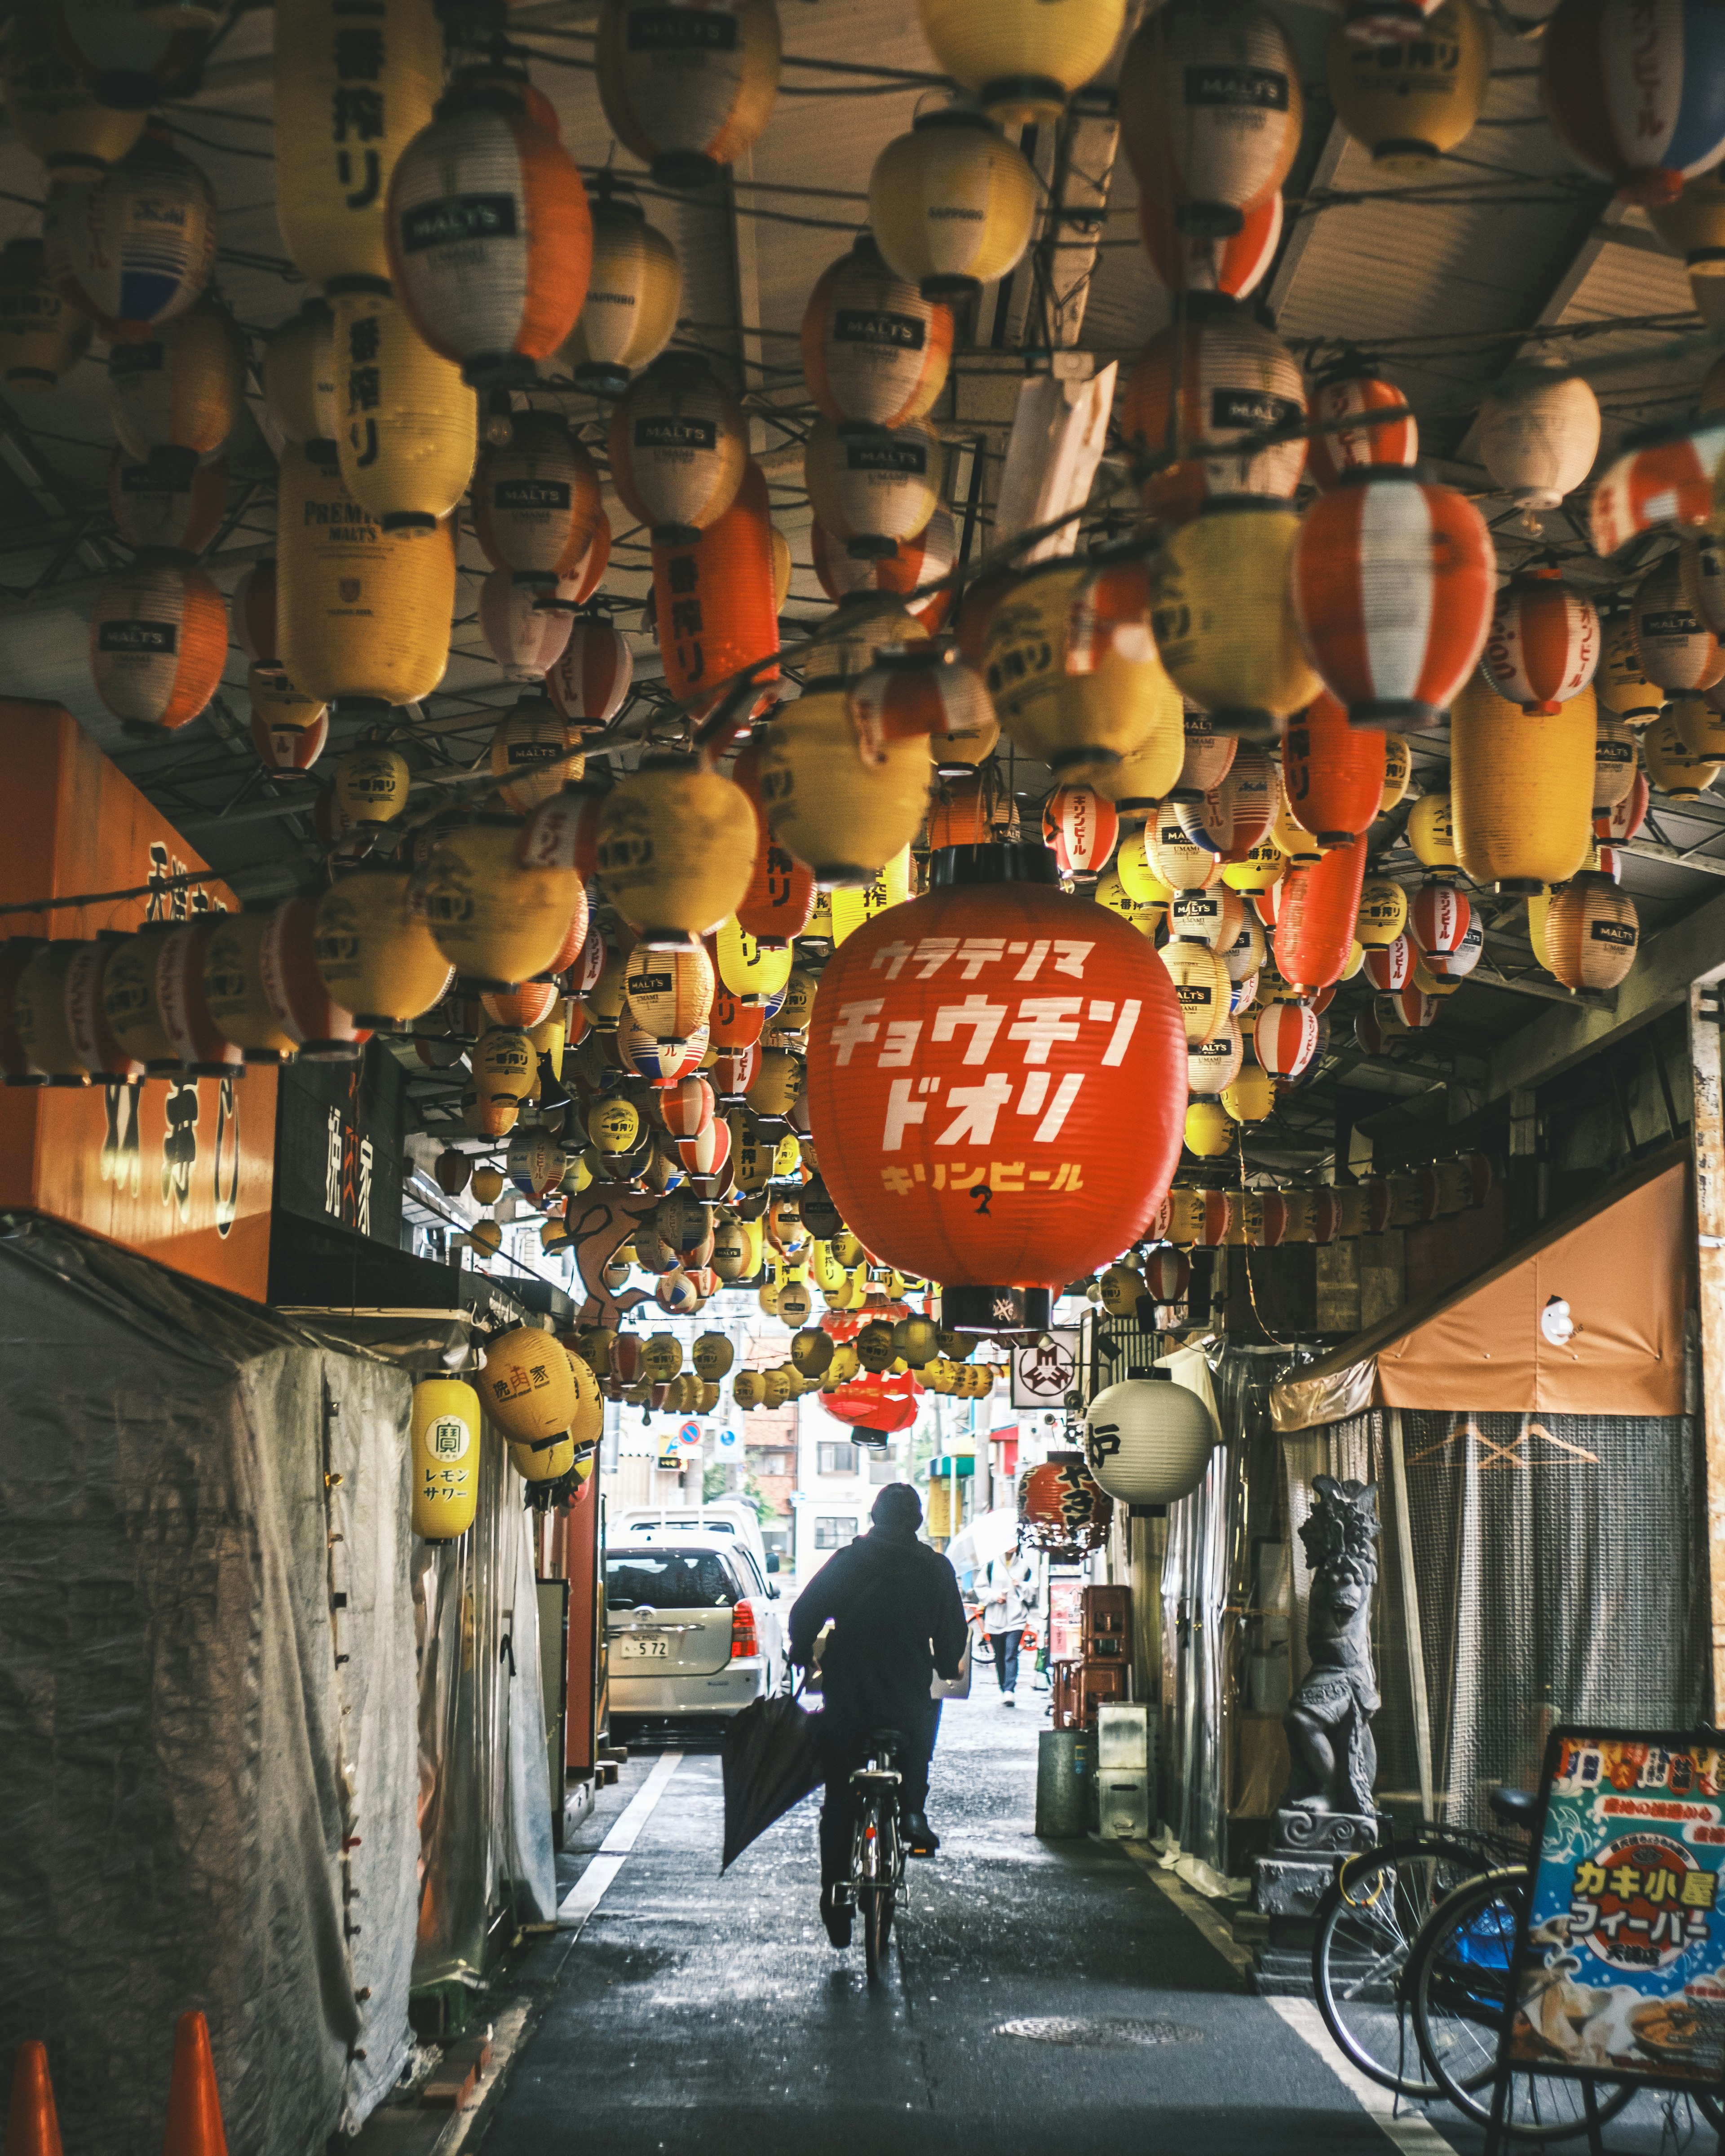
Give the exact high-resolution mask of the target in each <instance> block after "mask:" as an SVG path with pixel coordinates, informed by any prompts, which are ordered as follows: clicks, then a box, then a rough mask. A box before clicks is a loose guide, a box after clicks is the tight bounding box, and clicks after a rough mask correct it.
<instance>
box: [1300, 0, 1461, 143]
mask: <svg viewBox="0 0 1725 2156" xmlns="http://www.w3.org/2000/svg"><path fill="white" fill-rule="evenodd" d="M1328 70H1329V78H1330V96H1331V98H1332V101H1333V102H1334V105H1335V108H1336V117H1337V119H1338V120H1339V121H1341V123H1342V125H1343V126H1344V127H1345V128H1346V129H1347V131H1348V133H1349V134H1350V135H1351V136H1353V139H1354V141H1356V142H1358V143H1359V144H1360V145H1361V146H1363V148H1365V149H1367V150H1369V151H1371V153H1372V162H1373V164H1374V165H1380V166H1382V167H1384V170H1385V171H1386V172H1418V171H1420V169H1421V168H1422V167H1425V166H1427V165H1430V164H1431V163H1433V162H1435V160H1436V159H1437V158H1439V157H1441V156H1442V155H1443V153H1444V152H1445V151H1446V150H1453V149H1454V148H1455V146H1456V144H1457V143H1458V142H1460V141H1462V140H1463V139H1464V138H1465V137H1466V135H1467V134H1468V133H1469V132H1470V131H1471V128H1472V126H1473V124H1474V122H1475V121H1476V120H1477V119H1478V118H1479V116H1480V113H1481V109H1482V108H1483V106H1484V105H1485V101H1486V90H1487V89H1488V88H1489V87H1490V84H1491V28H1490V26H1489V25H1488V23H1486V18H1485V17H1484V15H1482V14H1481V13H1480V12H1479V10H1478V9H1477V8H1475V7H1473V6H1472V5H1471V0H1445V4H1444V5H1443V6H1442V7H1440V8H1434V9H1433V11H1432V12H1431V13H1430V14H1428V15H1427V16H1426V17H1425V20H1424V21H1423V22H1422V23H1420V28H1419V33H1418V35H1417V36H1415V37H1413V38H1396V39H1394V40H1393V41H1391V42H1388V43H1383V42H1372V43H1368V42H1366V41H1363V39H1361V38H1359V37H1358V35H1357V34H1356V33H1355V31H1354V29H1353V26H1352V25H1351V24H1348V23H1341V22H1338V23H1335V24H1334V25H1333V27H1332V29H1331V32H1330V42H1329V52H1328Z"/></svg>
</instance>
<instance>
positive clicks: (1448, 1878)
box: [1312, 1839, 1485, 2099]
mask: <svg viewBox="0 0 1725 2156" xmlns="http://www.w3.org/2000/svg"><path fill="white" fill-rule="evenodd" d="M1484 1868H1485V1861H1484V1859H1482V1858H1481V1856H1479V1855H1478V1853H1477V1852H1476V1851H1473V1850H1471V1849H1469V1848H1467V1847H1466V1845H1464V1844H1461V1843H1457V1842H1450V1841H1445V1840H1440V1839H1434V1840H1429V1841H1422V1842H1417V1843H1415V1844H1414V1845H1411V1846H1410V1847H1409V1848H1406V1849H1399V1850H1398V1849H1393V1848H1390V1849H1383V1850H1378V1851H1373V1852H1372V1853H1370V1854H1369V1855H1367V1856H1358V1857H1355V1858H1353V1859H1352V1860H1351V1861H1349V1862H1348V1863H1347V1864H1345V1865H1344V1866H1343V1867H1342V1870H1341V1871H1340V1872H1339V1873H1338V1874H1337V1878H1336V1880H1335V1881H1334V1883H1333V1884H1332V1886H1330V1887H1329V1889H1328V1890H1327V1892H1326V1893H1325V1895H1324V1897H1323V1899H1322V1901H1321V1902H1319V1903H1318V1905H1317V1937H1316V1938H1315V1939H1314V1941H1313V1943H1312V1984H1313V1988H1314V1989H1315V1991H1316V1993H1317V2009H1318V2011H1319V2013H1320V2014H1322V2016H1323V2018H1324V2025H1325V2026H1326V2027H1327V2029H1328V2030H1329V2032H1330V2034H1331V2035H1332V2036H1333V2037H1334V2038H1335V2040H1336V2042H1337V2045H1338V2046H1340V2048H1341V2050H1342V2051H1343V2054H1344V2055H1345V2056H1347V2057H1348V2058H1349V2059H1351V2060H1352V2061H1353V2063H1354V2065H1355V2066H1358V2068H1359V2070H1360V2071H1361V2072H1362V2073H1363V2074H1368V2075H1369V2076H1371V2078H1372V2079H1373V2081H1374V2082H1378V2084H1379V2086H1380V2087H1384V2088H1389V2089H1395V2090H1397V2091H1399V2092H1400V2094H1402V2095H1403V2096H1405V2097H1414V2098H1415V2099H1423V2098H1425V2097H1435V2096H1436V2095H1438V2094H1439V2093H1440V2091H1439V2087H1438V2084H1437V2082H1435V2080H1434V2079H1432V2077H1431V2076H1430V2071H1429V2069H1427V2067H1426V2066H1425V2062H1424V2061H1423V2060H1422V2059H1421V2057H1420V2046H1419V2042H1418V2040H1417V2039H1416V2038H1415V2036H1414V2020H1413V2009H1412V2001H1411V1999H1410V1997H1409V1992H1408V1989H1407V1984H1406V1980H1405V1979H1406V1974H1407V1968H1408V1962H1409V1956H1410V1955H1411V1953H1412V1952H1413V1948H1414V1940H1415V1938H1417V1936H1418V1934H1419V1931H1420V1926H1421V1925H1422V1924H1423V1923H1425V1920H1426V1919H1427V1917H1430V1914H1431V1912H1432V1911H1433V1910H1434V1909H1435V1908H1436V1907H1437V1905H1438V1903H1439V1902H1441V1901H1442V1900H1443V1898H1444V1897H1445V1895H1446V1894H1448V1893H1450V1892H1451V1891H1452V1890H1453V1889H1454V1888H1455V1887H1456V1886H1460V1885H1461V1881H1463V1880H1464V1879H1468V1878H1471V1877H1473V1876H1475V1875H1476V1873H1478V1872H1480V1871H1482V1870H1483V1869H1484Z"/></svg>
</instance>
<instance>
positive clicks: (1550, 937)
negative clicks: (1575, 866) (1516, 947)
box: [1543, 873, 1641, 988]
mask: <svg viewBox="0 0 1725 2156" xmlns="http://www.w3.org/2000/svg"><path fill="white" fill-rule="evenodd" d="M1640 936H1641V930H1640V921H1639V919H1638V918H1637V916H1636V913H1635V901H1634V899H1632V898H1631V897H1630V895H1629V893H1628V892H1627V891H1620V890H1619V889H1618V887H1617V885H1615V883H1613V882H1612V880H1611V879H1610V877H1609V876H1605V875H1592V874H1589V873H1584V874H1583V875H1578V876H1577V877H1575V879H1574V881H1573V882H1571V883H1568V884H1567V885H1565V886H1564V887H1563V890H1562V891H1556V892H1553V896H1552V901H1551V904H1550V905H1549V906H1548V908H1547V909H1546V915H1545V932H1544V937H1543V955H1544V958H1545V962H1546V965H1547V966H1548V968H1549V969H1550V970H1551V972H1552V973H1554V974H1555V975H1556V976H1557V978H1558V980H1560V981H1561V982H1562V983H1563V986H1564V987H1565V988H1616V987H1617V985H1618V984H1619V983H1620V982H1621V981H1623V980H1625V979H1626V978H1627V977H1628V975H1629V972H1630V968H1631V967H1632V966H1633V965H1634V964H1635V951H1636V948H1637V946H1638V945H1639V944H1640Z"/></svg>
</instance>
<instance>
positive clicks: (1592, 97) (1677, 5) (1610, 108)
mask: <svg viewBox="0 0 1725 2156" xmlns="http://www.w3.org/2000/svg"><path fill="white" fill-rule="evenodd" d="M1544 31H1545V34H1544V37H1543V40H1542V42H1541V44H1540V48H1539V76H1540V89H1541V90H1542V92H1543V99H1544V104H1545V110H1546V114H1547V116H1548V118H1549V120H1550V121H1551V124H1552V128H1553V132H1554V133H1555V134H1556V136H1557V137H1558V141H1560V142H1561V143H1562V144H1563V147H1564V148H1565V149H1566V150H1567V151H1568V152H1569V155H1570V156H1571V157H1573V158H1574V160H1575V162H1576V163H1577V164H1578V165H1579V166H1581V167H1582V168H1583V170H1584V171H1586V172H1592V173H1594V175H1595V176H1596V177H1599V179H1602V180H1610V181H1611V182H1614V184H1615V186H1616V188H1617V191H1618V193H1620V195H1621V196H1622V197H1623V198H1624V199H1625V201H1627V202H1633V203H1668V202H1671V201H1673V200H1674V199H1675V198H1676V196H1677V195H1678V193H1681V188H1682V185H1683V182H1684V181H1685V180H1686V179H1689V178H1691V177H1693V176H1694V175H1695V174H1696V173H1697V172H1706V171H1707V168H1708V167H1709V166H1712V165H1716V164H1717V162H1719V159H1720V157H1722V156H1725V97H1722V95H1721V93H1720V85H1721V83H1722V81H1725V18H1721V16H1720V13H1719V11H1718V10H1717V8H1714V7H1713V6H1712V4H1711V0H1662V4H1654V5H1649V4H1648V0H1563V4H1562V5H1561V6H1560V7H1559V8H1558V9H1557V11H1556V13H1554V14H1553V15H1552V16H1550V17H1549V18H1548V20H1547V22H1546V23H1545V25H1544Z"/></svg>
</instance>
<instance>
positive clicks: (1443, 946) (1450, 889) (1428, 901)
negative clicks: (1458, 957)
mask: <svg viewBox="0 0 1725 2156" xmlns="http://www.w3.org/2000/svg"><path fill="white" fill-rule="evenodd" d="M1472 920H1473V908H1472V906H1470V905H1469V903H1468V901H1466V898H1464V897H1463V896H1462V895H1461V892H1460V891H1457V890H1456V888H1455V885H1453V884H1447V883H1427V884H1422V885H1420V889H1419V890H1418V891H1416V892H1415V893H1414V902H1413V904H1412V905H1411V906H1409V908H1408V933H1409V936H1411V937H1413V939H1414V942H1415V943H1416V944H1418V946H1419V947H1420V951H1421V952H1423V953H1424V954H1425V957H1428V958H1453V957H1455V954H1456V952H1459V951H1460V950H1461V947H1462V945H1463V944H1464V943H1465V942H1466V940H1467V932H1468V928H1469V926H1470V925H1471V921H1472Z"/></svg>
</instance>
